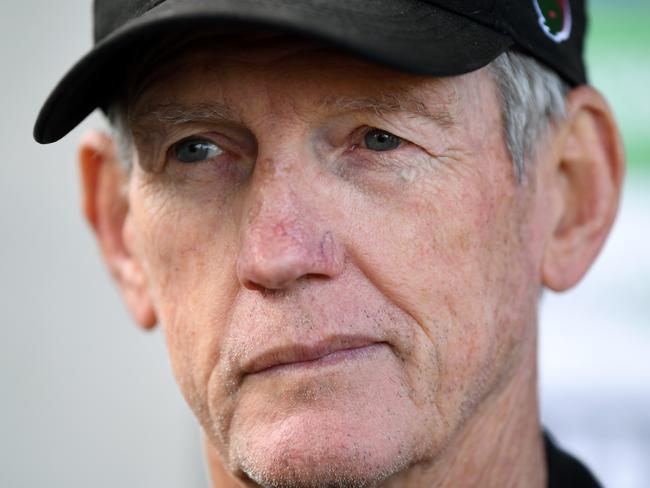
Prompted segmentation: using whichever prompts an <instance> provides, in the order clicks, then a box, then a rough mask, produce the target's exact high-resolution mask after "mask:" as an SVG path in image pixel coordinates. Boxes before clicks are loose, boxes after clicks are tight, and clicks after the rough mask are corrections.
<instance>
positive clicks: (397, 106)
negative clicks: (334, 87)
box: [318, 93, 456, 128]
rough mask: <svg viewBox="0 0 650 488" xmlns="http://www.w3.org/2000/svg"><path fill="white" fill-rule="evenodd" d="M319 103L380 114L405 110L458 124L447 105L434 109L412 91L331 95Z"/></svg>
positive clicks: (438, 121)
mask: <svg viewBox="0 0 650 488" xmlns="http://www.w3.org/2000/svg"><path fill="white" fill-rule="evenodd" d="M318 104H319V105H320V106H322V107H325V108H334V109H336V110H340V111H342V112H346V111H351V112H356V111H359V112H372V113H375V114H377V115H379V116H383V115H387V114H395V113H400V112H403V113H407V114H410V115H413V116H415V117H422V118H425V119H428V120H430V121H432V122H434V123H436V124H438V125H439V126H441V127H443V128H451V127H454V126H455V125H456V120H455V118H454V116H453V115H452V114H451V112H450V111H449V109H448V108H447V105H445V104H438V105H436V109H435V111H433V110H431V109H430V108H429V107H428V106H427V104H425V103H424V102H423V101H422V100H421V99H420V98H418V97H417V96H415V95H413V94H410V93H402V94H382V95H380V96H376V97H375V96H369V97H361V98H355V97H337V96H333V95H330V96H327V97H324V98H322V99H321V100H320V102H319V103H318Z"/></svg>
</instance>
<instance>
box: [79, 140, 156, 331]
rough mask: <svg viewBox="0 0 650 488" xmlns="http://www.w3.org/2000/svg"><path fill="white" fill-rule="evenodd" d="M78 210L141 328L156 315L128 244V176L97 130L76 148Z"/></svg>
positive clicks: (130, 233)
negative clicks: (78, 169)
mask: <svg viewBox="0 0 650 488" xmlns="http://www.w3.org/2000/svg"><path fill="white" fill-rule="evenodd" d="M79 167H80V172H81V184H82V195H83V198H82V211H83V214H84V216H85V217H86V220H87V221H88V223H89V224H90V227H91V228H92V230H93V232H94V233H95V236H96V238H97V241H98V243H99V246H100V249H101V252H102V255H103V257H104V261H105V262H106V265H107V266H108V269H109V271H110V273H111V276H112V277H113V279H114V280H115V282H116V283H117V285H118V287H119V289H120V291H121V293H122V296H123V298H124V300H125V302H126V305H127V307H128V309H129V311H130V312H131V315H132V316H133V317H134V319H135V320H136V322H137V323H138V324H140V326H142V327H143V328H145V329H150V328H153V327H154V326H155V325H156V315H155V311H154V308H153V304H152V301H151V298H150V295H149V290H148V286H147V282H146V279H145V275H144V273H143V268H142V265H141V263H140V262H139V260H138V259H137V256H135V255H134V254H133V252H132V250H131V247H132V246H130V245H129V240H131V239H133V229H132V228H131V225H132V221H131V218H130V214H129V205H128V195H127V190H126V188H127V184H128V174H127V171H126V169H125V168H124V166H123V165H122V164H121V163H120V161H119V160H118V157H117V153H116V151H115V145H114V143H113V140H112V139H111V138H110V137H109V136H107V135H106V134H103V133H101V132H98V131H91V132H89V133H87V134H86V135H85V136H84V137H83V139H82V140H81V143H80V146H79Z"/></svg>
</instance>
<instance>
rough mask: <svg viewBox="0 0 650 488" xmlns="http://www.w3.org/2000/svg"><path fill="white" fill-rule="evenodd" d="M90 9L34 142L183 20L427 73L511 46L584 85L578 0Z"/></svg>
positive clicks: (333, 0) (119, 2) (170, 3)
mask: <svg viewBox="0 0 650 488" xmlns="http://www.w3.org/2000/svg"><path fill="white" fill-rule="evenodd" d="M94 13H95V46H94V48H93V49H92V50H91V51H90V52H89V53H88V54H87V55H86V56H85V57H83V58H82V59H81V60H80V61H79V62H78V63H77V64H76V65H75V66H74V67H73V68H72V69H71V70H70V71H69V72H68V73H67V74H66V76H65V77H64V78H63V80H61V82H60V83H59V84H58V86H57V87H56V88H55V89H54V91H53V92H52V94H51V95H50V96H49V98H48V99H47V101H46V102H45V104H44V106H43V108H42V109H41V112H40V114H39V116H38V119H37V121H36V125H35V127H34V138H35V139H36V140H37V141H38V142H40V143H43V144H47V143H51V142H55V141H58V140H59V139H61V138H62V137H63V136H65V135H66V134H67V133H68V132H70V131H71V130H72V129H73V128H74V127H76V126H77V125H78V124H79V123H80V122H81V121H82V120H83V119H84V118H86V116H88V115H89V114H90V113H91V112H92V111H93V110H95V109H96V108H98V107H104V106H106V104H107V103H108V102H109V100H111V98H112V97H113V96H114V95H115V90H116V87H117V86H119V83H120V81H121V77H122V75H123V72H124V66H125V59H127V58H128V56H129V53H131V52H133V50H134V49H136V48H137V47H141V46H144V45H146V44H148V43H149V44H150V43H152V42H154V41H153V40H154V39H156V38H157V36H160V35H164V34H167V33H171V32H174V31H178V30H179V29H181V28H188V27H192V28H193V27H197V28H198V27H205V26H214V28H215V29H217V30H218V29H219V28H220V27H224V26H229V25H233V24H238V25H241V24H244V25H246V24H250V25H252V26H261V27H268V28H273V29H281V30H284V31H288V32H293V33H296V34H300V35H305V36H308V37H312V38H315V39H319V40H321V41H324V42H326V43H329V44H332V45H334V46H337V47H339V48H341V49H343V50H345V51H347V52H350V53H352V54H354V55H358V56H361V57H364V58H367V59H369V60H373V61H376V62H379V63H382V64H385V65H388V66H391V67H394V68H396V69H399V70H403V71H409V72H412V73H416V74H422V75H431V76H452V75H460V74H464V73H468V72H471V71H474V70H476V69H479V68H481V67H483V66H486V65H487V64H488V63H490V62H491V61H492V60H494V59H495V58H496V57H497V56H499V55H500V54H502V53H503V52H505V51H506V50H508V49H517V50H519V51H522V52H524V53H527V54H529V55H531V56H533V57H535V58H536V59H538V60H539V61H541V62H542V63H544V64H546V65H547V66H548V67H550V68H551V69H552V70H554V71H555V72H557V73H558V74H559V75H560V76H561V77H562V78H564V79H565V80H566V81H567V82H568V83H569V84H570V85H572V86H575V85H579V84H584V83H586V82H587V78H586V73H585V67H584V62H583V43H584V34H585V29H586V15H585V3H584V0H95V8H94Z"/></svg>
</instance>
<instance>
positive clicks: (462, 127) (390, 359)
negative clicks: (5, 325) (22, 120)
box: [35, 0, 624, 488]
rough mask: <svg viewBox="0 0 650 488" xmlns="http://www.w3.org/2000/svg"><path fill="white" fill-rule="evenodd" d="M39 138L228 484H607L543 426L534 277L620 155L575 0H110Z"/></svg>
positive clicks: (559, 254)
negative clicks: (67, 178) (61, 155)
mask: <svg viewBox="0 0 650 488" xmlns="http://www.w3.org/2000/svg"><path fill="white" fill-rule="evenodd" d="M95 22H96V32H95V33H96V41H97V43H96V46H95V48H94V49H93V50H92V51H91V52H90V53H89V54H88V55H87V56H86V57H85V58H84V59H83V60H81V61H80V62H79V64H77V66H75V67H74V68H73V69H72V70H71V71H70V73H69V74H68V75H67V76H66V77H65V78H64V80H63V81H62V82H61V83H60V85H59V86H58V87H57V88H56V90H55V91H54V92H53V94H52V95H51V97H50V99H49V100H48V101H47V103H46V104H45V106H44V108H43V110H42V112H41V114H40V116H39V119H38V121H37V125H36V129H35V136H36V139H37V140H38V141H40V142H43V143H49V142H53V141H55V140H57V139H59V138H61V137H63V136H64V135H65V134H66V133H67V132H68V131H69V130H70V129H71V128H73V127H74V126H75V125H76V124H78V123H79V122H80V121H81V120H82V119H83V118H84V117H85V116H86V115H87V114H88V113H90V112H91V111H92V110H93V109H95V108H97V107H101V108H102V109H103V110H104V111H105V113H106V114H108V116H109V118H110V120H111V122H112V126H113V128H114V131H113V135H112V136H108V135H104V134H102V133H100V132H92V133H90V134H88V135H87V136H86V137H85V138H84V139H83V141H82V142H81V148H80V153H79V154H80V166H81V172H82V176H83V191H84V196H85V200H84V202H85V203H84V209H85V214H86V216H87V218H88V220H89V222H90V224H91V225H92V227H93V229H94V231H95V232H96V235H97V238H98V241H99V244H100V246H101V249H102V252H103V254H104V256H105V259H106V263H107V265H108V267H109V269H110V271H111V274H112V276H113V277H114V279H115V281H116V282H117V284H118V286H119V288H120V290H121V292H122V294H123V296H124V300H125V301H126V304H127V306H128V308H129V310H130V311H131V313H132V315H133V317H134V318H135V320H136V321H137V322H138V323H139V324H140V325H141V326H143V327H145V328H151V327H153V326H154V325H155V324H157V323H160V324H161V326H162V327H163V329H164V332H165V335H166V338H167V344H168V348H169V354H170V358H171V364H172V366H173V371H174V374H175V376H176V379H177V381H178V384H179V386H180V389H181V391H182V393H183V395H184V396H185V398H186V400H187V402H188V404H189V405H190V406H191V408H192V410H193V411H194V413H195V414H196V417H197V419H198V420H199V422H200V423H201V425H202V427H203V429H204V431H205V445H206V453H207V458H208V462H209V466H210V471H211V474H212V478H213V486H215V487H220V488H221V487H227V488H231V487H244V486H248V487H254V486H261V487H268V488H271V487H273V488H282V487H287V488H289V487H296V488H299V487H305V488H306V487H366V486H377V487H379V486H381V487H533V488H534V487H542V486H554V487H559V486H567V487H569V486H570V487H580V486H598V484H597V482H596V481H595V480H594V479H593V477H592V476H591V474H590V473H589V471H588V470H587V469H586V468H584V467H583V466H582V465H581V464H580V463H579V462H578V461H576V460H574V459H573V458H571V457H570V456H569V455H567V454H565V453H563V452H561V451H560V450H559V449H558V448H557V447H555V446H554V445H553V443H552V441H551V439H550V438H549V437H548V436H547V435H545V433H544V431H543V430H542V428H541V427H540V421H539V408H538V397H537V382H536V355H537V353H536V348H537V343H536V336H537V311H538V301H539V297H540V294H541V292H542V291H543V289H544V288H550V289H552V290H557V291H561V290H565V289H567V288H569V287H571V286H573V285H574V284H575V283H577V282H578V281H579V280H580V279H581V277H582V276H583V275H584V274H585V273H586V271H587V270H588V268H589V267H590V265H591V263H592V262H593V261H594V259H595V258H596V256H597V254H598V252H599V250H600V249H601V247H602V245H603V242H604V241H605V239H606V236H607V234H608V232H609V229H610V227H611V225H612V222H613V220H614V217H615V213H616V208H617V204H618V200H619V195H620V187H621V180H622V174H623V167H624V157H623V154H622V149H621V141H620V138H619V135H618V132H617V128H616V124H615V122H614V120H613V118H612V114H611V112H610V109H609V108H608V106H607V104H606V102H605V101H604V100H603V98H602V96H601V95H600V94H599V93H598V92H597V91H596V90H595V89H593V88H592V87H590V86H589V85H588V84H587V79H586V75H585V69H584V66H583V61H582V44H583V37H584V30H585V24H586V20H585V12H584V5H583V2H581V1H572V2H569V1H568V0H565V1H542V0H522V1H517V2H506V1H499V0H496V1H489V0H475V1H473V0H467V1H464V2H452V1H448V0H444V1H443V0H435V1H434V0H328V1H323V0H295V1H292V0H257V1H255V0H166V1H164V0H163V1H161V0H159V1H144V0H119V1H118V0H97V1H96V2H95Z"/></svg>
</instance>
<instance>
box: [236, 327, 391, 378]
mask: <svg viewBox="0 0 650 488" xmlns="http://www.w3.org/2000/svg"><path fill="white" fill-rule="evenodd" d="M386 346H387V343H386V342H382V341H378V340H376V339H371V338H369V337H361V336H335V337H330V338H328V339H326V340H322V341H319V342H316V343H311V344H308V343H292V344H289V345H285V346H280V347H275V348H271V349H269V350H266V351H263V352H262V353H260V354H257V355H255V356H254V357H253V358H252V359H250V360H249V361H247V362H246V363H245V364H244V367H243V373H244V375H251V374H259V373H270V372H273V371H280V370H290V369H309V368H320V367H325V366H331V365H334V364H337V363H341V362H344V361H353V360H358V359H363V358H365V357H367V356H369V355H370V354H372V353H374V352H376V351H377V350H378V349H379V348H382V347H386Z"/></svg>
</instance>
